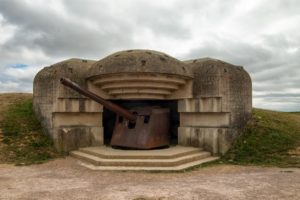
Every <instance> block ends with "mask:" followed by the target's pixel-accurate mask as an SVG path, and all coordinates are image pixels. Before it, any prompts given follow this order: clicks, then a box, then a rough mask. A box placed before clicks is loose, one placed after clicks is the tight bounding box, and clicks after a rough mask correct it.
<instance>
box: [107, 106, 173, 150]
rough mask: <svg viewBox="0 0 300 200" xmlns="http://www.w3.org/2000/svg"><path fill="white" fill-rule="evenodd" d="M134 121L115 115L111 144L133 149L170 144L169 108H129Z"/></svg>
mask: <svg viewBox="0 0 300 200" xmlns="http://www.w3.org/2000/svg"><path fill="white" fill-rule="evenodd" d="M130 111H131V112H132V113H134V114H135V115H136V116H137V120H136V121H135V122H130V121H129V120H127V119H125V118H123V117H121V116H119V115H117V118H116V124H115V127H114V131H113V135H112V139H111V142H110V144H111V146H117V147H127V148H134V149H153V148H158V147H164V146H168V145H169V144H170V119H169V118H170V116H169V114H170V110H169V109H168V108H160V107H145V108H136V109H132V110H130Z"/></svg>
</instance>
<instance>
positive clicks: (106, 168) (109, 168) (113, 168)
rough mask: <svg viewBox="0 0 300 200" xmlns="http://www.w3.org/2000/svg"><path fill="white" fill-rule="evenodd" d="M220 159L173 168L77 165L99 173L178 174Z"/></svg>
mask: <svg viewBox="0 0 300 200" xmlns="http://www.w3.org/2000/svg"><path fill="white" fill-rule="evenodd" d="M219 158H220V157H213V156H210V157H207V158H204V159H201V160H198V161H193V162H188V163H185V164H182V165H178V166H173V167H129V166H95V165H93V164H90V163H86V162H82V161H78V162H79V165H81V166H83V167H85V168H88V169H90V170H95V171H96V170H99V171H149V172H152V171H153V172H155V171H157V172H159V171H164V172H179V171H183V170H187V169H190V168H192V167H195V166H199V165H202V164H204V163H208V162H212V161H215V160H218V159H219Z"/></svg>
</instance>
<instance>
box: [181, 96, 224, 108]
mask: <svg viewBox="0 0 300 200" xmlns="http://www.w3.org/2000/svg"><path fill="white" fill-rule="evenodd" d="M221 111H222V98H221V97H201V98H199V99H183V100H179V101H178V112H221Z"/></svg>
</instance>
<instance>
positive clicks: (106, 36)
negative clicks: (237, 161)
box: [0, 0, 300, 110]
mask: <svg viewBox="0 0 300 200" xmlns="http://www.w3.org/2000/svg"><path fill="white" fill-rule="evenodd" d="M299 9H300V1H298V0H286V1H281V0H274V1H272V3H270V2H269V1H267V0H253V1H236V0H228V1H221V0H201V1H199V0H187V1H181V0H164V1H149V0H111V1H104V0H86V1H82V0H49V1H47V5H45V1H43V0H35V1H33V0H26V1H18V0H1V1H0V70H1V71H0V86H1V91H0V92H4V91H32V79H33V77H34V75H35V73H36V72H37V71H38V70H39V69H41V68H42V67H43V66H47V65H50V64H53V63H56V62H58V61H61V60H63V59H68V58H70V57H79V58H87V59H95V60H98V59H100V58H102V57H104V56H106V55H108V54H110V53H113V52H114V51H119V50H123V49H132V48H134V49H136V48H147V49H155V50H158V51H164V52H166V53H168V54H170V55H173V56H174V57H177V58H179V59H182V60H186V59H193V58H200V57H207V56H208V57H214V58H218V59H221V60H225V61H227V62H230V63H233V64H236V65H243V66H244V67H245V68H246V70H247V71H249V73H250V75H251V77H252V80H253V89H254V92H253V94H254V105H255V106H257V107H264V108H270V109H275V110H293V109H294V110H297V109H298V110H300V109H299V104H300V102H299V93H300V92H299V88H300V81H299V77H300V67H299V63H300V30H299V29H300V27H299V26H297V25H298V24H299V23H300V15H299ZM17 64H24V65H26V66H24V67H16V65H17Z"/></svg>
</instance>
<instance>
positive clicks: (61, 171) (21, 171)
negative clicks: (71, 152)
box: [0, 157, 300, 200]
mask: <svg viewBox="0 0 300 200" xmlns="http://www.w3.org/2000/svg"><path fill="white" fill-rule="evenodd" d="M77 162H78V161H77V160H75V159H73V158H70V157H68V158H66V159H57V160H54V161H51V162H48V163H46V164H41V165H32V166H25V167H15V166H12V165H3V164H2V165H0V199H1V200H3V199H22V200H25V199H55V200H60V199H72V200H75V199H101V200H102V199H103V200H106V199H113V200H123V199H124V200H133V199H135V200H169V199H172V200H173V199H174V200H177V199H178V200H185V199H188V200H198V199H222V200H225V199H251V200H252V199H257V200H259V199H295V200H298V199H300V169H281V168H262V167H241V166H229V165H222V166H214V167H206V168H202V169H198V170H194V171H191V172H186V173H149V172H102V171H91V170H88V169H86V168H83V167H81V166H80V165H78V163H77Z"/></svg>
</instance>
